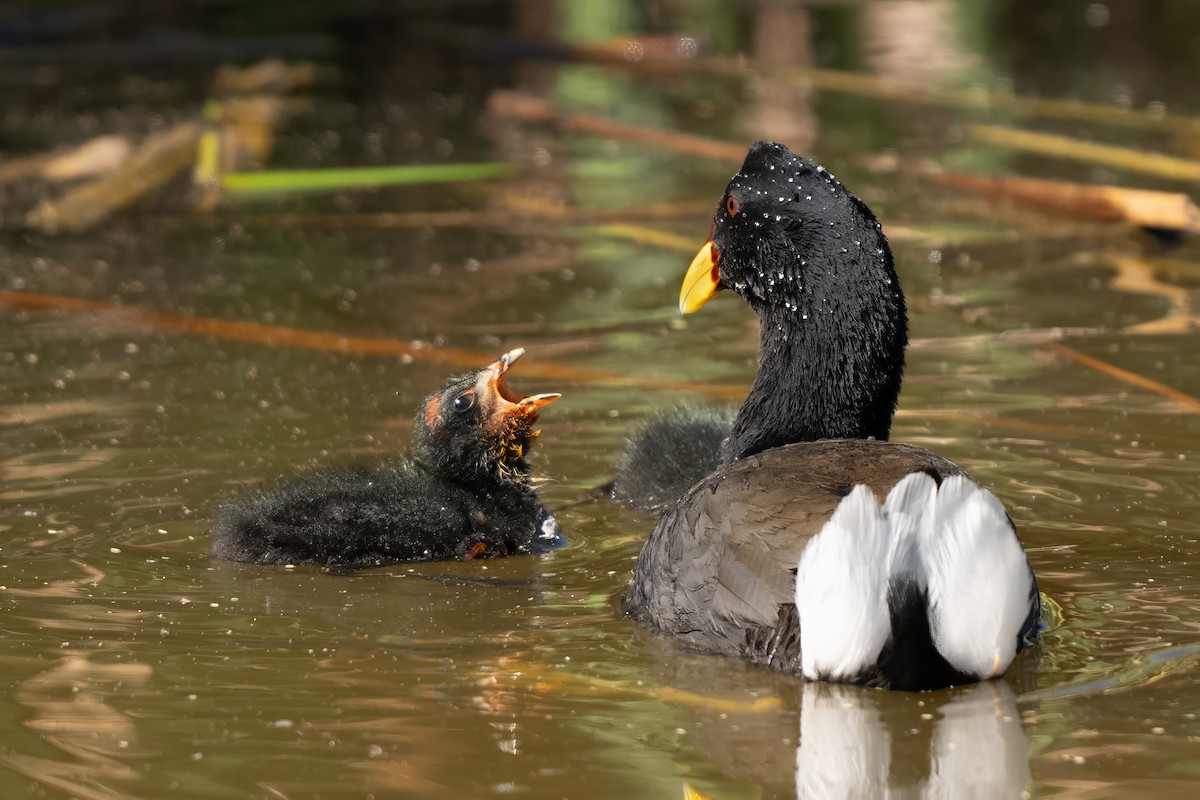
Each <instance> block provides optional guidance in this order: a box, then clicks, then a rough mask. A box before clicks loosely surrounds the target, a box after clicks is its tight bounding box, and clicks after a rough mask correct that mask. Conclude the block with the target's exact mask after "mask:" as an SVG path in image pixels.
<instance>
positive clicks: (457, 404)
mask: <svg viewBox="0 0 1200 800" xmlns="http://www.w3.org/2000/svg"><path fill="white" fill-rule="evenodd" d="M474 407H475V393H474V392H467V393H466V394H460V395H459V396H458V397H456V398H454V410H455V411H470V410H471V409H472V408H474Z"/></svg>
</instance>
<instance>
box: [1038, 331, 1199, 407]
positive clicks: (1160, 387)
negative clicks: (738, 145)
mask: <svg viewBox="0 0 1200 800" xmlns="http://www.w3.org/2000/svg"><path fill="white" fill-rule="evenodd" d="M1041 348H1042V349H1043V350H1047V351H1049V352H1051V353H1057V354H1058V355H1062V356H1066V357H1067V358H1069V359H1071V360H1072V361H1076V362H1078V363H1080V364H1083V365H1084V366H1086V367H1090V368H1091V369H1094V370H1096V371H1097V372H1103V373H1104V374H1105V375H1108V376H1110V377H1113V378H1116V379H1117V380H1119V381H1122V382H1123V383H1128V384H1130V385H1132V386H1137V387H1139V388H1141V389H1146V390H1148V391H1151V392H1154V393H1155V394H1159V395H1162V396H1163V397H1166V398H1168V399H1170V400H1174V401H1175V402H1176V403H1179V405H1181V406H1183V407H1184V408H1185V409H1187V410H1188V411H1190V412H1191V413H1193V414H1200V400H1198V399H1196V398H1195V397H1192V396H1191V395H1190V394H1187V393H1186V392H1181V391H1179V390H1178V389H1175V388H1172V387H1170V386H1167V385H1165V384H1162V383H1159V382H1158V381H1156V380H1153V379H1151V378H1146V377H1143V376H1142V375H1138V374H1137V373H1134V372H1130V371H1129V370H1127V369H1122V368H1120V367H1118V366H1115V365H1113V364H1109V363H1108V362H1107V361H1101V360H1100V359H1098V358H1096V357H1095V356H1089V355H1087V354H1086V353H1081V352H1079V351H1078V350H1076V349H1075V348H1073V347H1068V346H1067V345H1065V344H1061V343H1059V342H1046V343H1045V344H1042V345H1041Z"/></svg>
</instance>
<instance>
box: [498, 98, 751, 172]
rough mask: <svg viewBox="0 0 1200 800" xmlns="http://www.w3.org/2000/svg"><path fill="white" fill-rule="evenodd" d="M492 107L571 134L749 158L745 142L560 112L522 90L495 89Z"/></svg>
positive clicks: (733, 159) (731, 159) (733, 160)
mask: <svg viewBox="0 0 1200 800" xmlns="http://www.w3.org/2000/svg"><path fill="white" fill-rule="evenodd" d="M488 110H489V111H490V112H491V113H492V114H495V115H497V116H501V117H508V118H510V119H518V120H521V121H523V122H536V123H541V124H547V125H553V126H554V127H557V128H559V129H561V130H564V131H568V132H570V133H582V134H586V135H588V136H597V137H600V138H603V139H620V140H622V141H626V142H633V143H635V144H643V145H647V146H649V147H655V148H658V149H660V150H669V151H671V152H673V153H679V154H681V155H688V156H699V157H701V158H709V159H712V160H714V161H723V162H725V163H727V164H734V165H738V164H741V163H742V159H744V158H745V157H746V148H745V146H743V145H741V144H734V143H732V142H724V141H721V140H720V139H711V138H709V137H707V136H697V135H695V134H690V133H680V132H679V131H673V130H667V129H663V128H648V127H645V126H643V125H631V124H629V123H627V122H618V121H616V120H613V119H609V118H608V117H602V116H599V115H597V114H570V113H560V112H557V111H555V110H553V109H552V108H551V107H550V104H549V103H547V102H546V101H545V100H543V99H541V98H539V97H532V96H530V95H526V94H521V93H519V92H510V91H504V90H501V91H496V92H492V95H491V97H490V98H489V99H488Z"/></svg>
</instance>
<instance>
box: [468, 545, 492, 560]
mask: <svg viewBox="0 0 1200 800" xmlns="http://www.w3.org/2000/svg"><path fill="white" fill-rule="evenodd" d="M486 552H487V545H486V544H484V543H483V542H476V543H475V544H473V545H471V549H470V550H468V551H467V561H472V560H474V559H476V558H479V557H480V556H481V555H483V554H484V553H486Z"/></svg>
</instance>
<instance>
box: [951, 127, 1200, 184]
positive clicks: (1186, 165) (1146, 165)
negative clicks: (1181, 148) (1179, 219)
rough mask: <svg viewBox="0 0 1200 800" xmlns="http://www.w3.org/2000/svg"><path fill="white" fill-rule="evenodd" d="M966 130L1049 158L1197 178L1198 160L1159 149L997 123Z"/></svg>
mask: <svg viewBox="0 0 1200 800" xmlns="http://www.w3.org/2000/svg"><path fill="white" fill-rule="evenodd" d="M967 133H968V134H969V135H970V137H971V138H972V139H973V140H975V141H977V142H983V143H985V144H992V145H996V146H997V147H1007V148H1010V149H1013V150H1023V151H1025V152H1027V153H1037V154H1039V155H1044V156H1051V157H1053V158H1067V159H1071V160H1073V161H1086V162H1088V163H1091V164H1103V165H1104V166H1107V167H1113V168H1116V169H1126V170H1130V171H1133V172H1141V173H1144V174H1147V175H1157V176H1158V177H1160V178H1170V179H1171V180H1177V181H1197V180H1200V161H1189V160H1188V159H1185V158H1175V157H1174V156H1166V155H1162V154H1160V153H1144V152H1142V151H1140V150H1133V149H1130V148H1128V147H1118V146H1116V145H1111V144H1097V143H1096V142H1085V141H1083V140H1081V139H1073V138H1071V137H1069V136H1060V135H1058V134H1053V133H1037V132H1035V131H1023V130H1018V129H1016V128H1005V127H1001V126H998V125H969V126H967Z"/></svg>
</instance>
